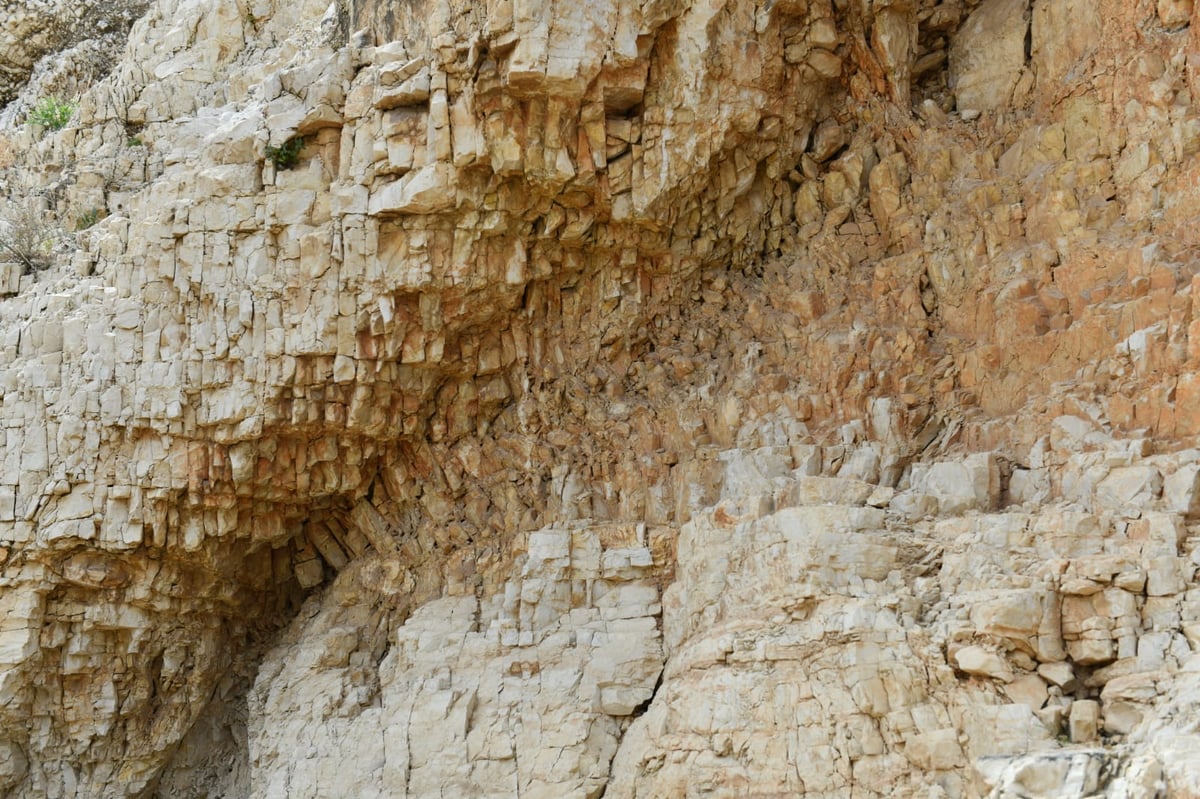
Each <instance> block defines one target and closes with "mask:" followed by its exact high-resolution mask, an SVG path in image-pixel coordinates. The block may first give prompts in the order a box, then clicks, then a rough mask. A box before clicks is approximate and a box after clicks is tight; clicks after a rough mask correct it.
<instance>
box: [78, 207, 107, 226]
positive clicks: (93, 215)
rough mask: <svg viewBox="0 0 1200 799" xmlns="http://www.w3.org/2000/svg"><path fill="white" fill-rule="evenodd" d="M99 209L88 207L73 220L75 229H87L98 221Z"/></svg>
mask: <svg viewBox="0 0 1200 799" xmlns="http://www.w3.org/2000/svg"><path fill="white" fill-rule="evenodd" d="M100 218H101V217H100V209H98V208H89V209H88V210H87V211H85V212H84V213H83V215H82V216H80V217H79V218H78V219H76V220H75V229H76V230H87V229H88V228H90V227H91V226H92V225H94V224H96V223H97V222H99V221H100Z"/></svg>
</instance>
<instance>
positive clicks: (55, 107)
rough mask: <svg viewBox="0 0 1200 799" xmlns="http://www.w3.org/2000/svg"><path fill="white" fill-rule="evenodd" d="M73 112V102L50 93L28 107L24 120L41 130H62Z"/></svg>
mask: <svg viewBox="0 0 1200 799" xmlns="http://www.w3.org/2000/svg"><path fill="white" fill-rule="evenodd" d="M74 114H75V104H74V103H70V102H67V101H66V100H62V99H60V98H58V97H55V96H53V95H51V96H50V97H43V98H42V99H41V100H38V102H37V105H35V106H34V107H33V108H31V109H29V113H28V114H27V115H26V117H25V121H26V122H28V123H29V124H31V125H36V126H38V127H39V128H41V129H42V130H43V131H50V130H62V129H63V128H65V127H66V126H67V123H68V122H70V121H71V117H72V116H73V115H74Z"/></svg>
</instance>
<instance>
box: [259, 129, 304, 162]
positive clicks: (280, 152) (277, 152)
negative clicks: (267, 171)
mask: <svg viewBox="0 0 1200 799" xmlns="http://www.w3.org/2000/svg"><path fill="white" fill-rule="evenodd" d="M303 149H304V137H303V136H295V137H293V138H291V139H288V140H287V141H285V142H284V143H283V144H281V145H279V146H278V147H272V146H271V145H269V144H268V145H267V158H270V159H271V162H272V163H274V164H275V168H276V169H291V168H292V167H294V166H295V165H296V164H297V163H299V161H300V151H301V150H303Z"/></svg>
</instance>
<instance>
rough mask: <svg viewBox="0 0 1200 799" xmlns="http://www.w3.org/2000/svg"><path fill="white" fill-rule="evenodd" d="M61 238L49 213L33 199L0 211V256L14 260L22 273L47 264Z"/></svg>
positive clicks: (43, 267)
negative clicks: (23, 270)
mask: <svg viewBox="0 0 1200 799" xmlns="http://www.w3.org/2000/svg"><path fill="white" fill-rule="evenodd" d="M62 238H63V233H62V230H61V229H60V228H59V226H58V222H57V221H56V220H55V218H54V216H53V214H50V213H48V212H47V211H45V210H43V209H42V208H40V207H38V206H37V205H36V204H35V203H33V202H25V203H13V204H11V205H8V206H7V207H5V208H4V209H3V210H0V255H7V256H8V257H9V258H14V259H16V261H17V262H18V263H20V264H22V265H23V266H24V267H25V272H26V274H28V273H29V272H36V271H38V270H41V269H45V268H46V267H47V266H49V265H50V264H51V263H52V262H53V260H54V249H55V247H56V246H57V245H58V244H59V242H60V241H62Z"/></svg>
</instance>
